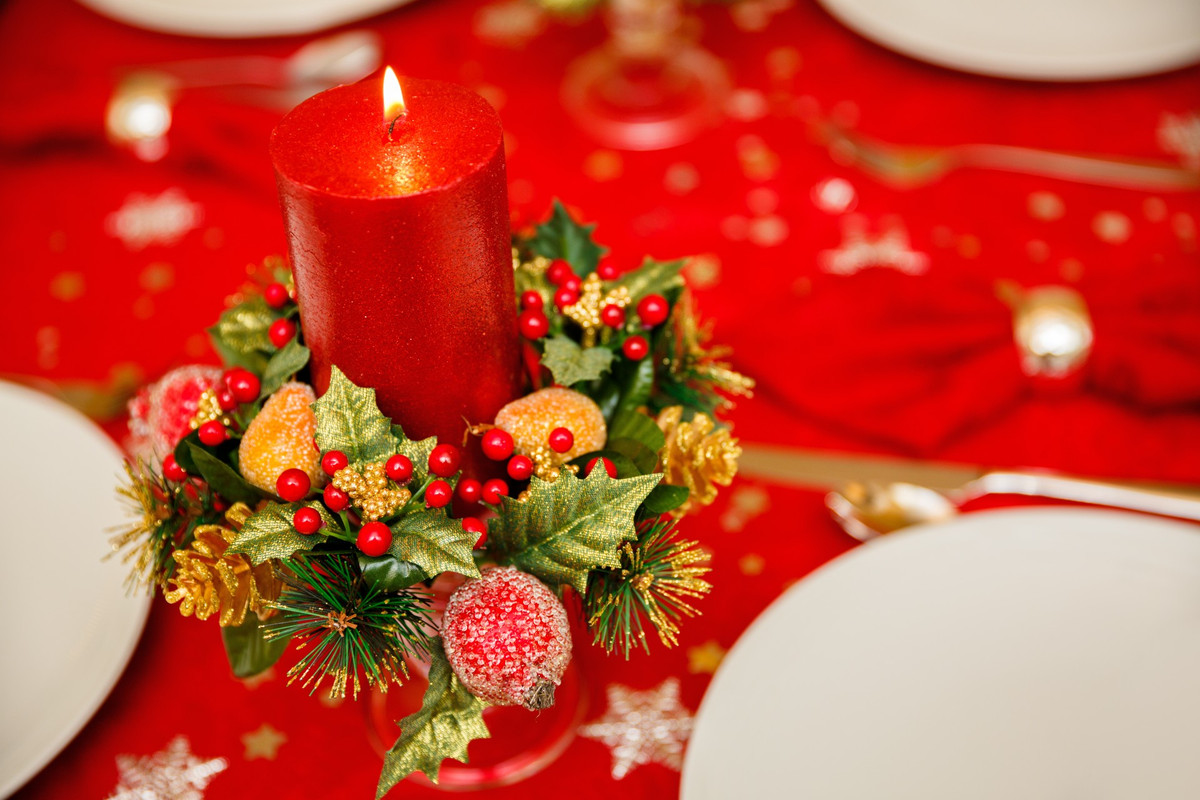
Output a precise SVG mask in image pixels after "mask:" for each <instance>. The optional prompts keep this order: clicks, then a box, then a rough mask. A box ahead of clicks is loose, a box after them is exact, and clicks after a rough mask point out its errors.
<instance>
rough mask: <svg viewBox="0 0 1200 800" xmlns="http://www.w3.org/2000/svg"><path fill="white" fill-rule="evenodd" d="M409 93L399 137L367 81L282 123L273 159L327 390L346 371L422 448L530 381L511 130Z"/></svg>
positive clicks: (425, 85) (479, 113) (455, 102)
mask: <svg viewBox="0 0 1200 800" xmlns="http://www.w3.org/2000/svg"><path fill="white" fill-rule="evenodd" d="M401 84H402V86H403V89H404V93H405V99H406V101H407V106H408V111H407V113H406V114H405V115H404V116H403V117H402V118H401V119H400V120H399V121H398V122H397V123H396V126H395V129H394V131H393V132H392V134H391V135H389V134H388V131H387V125H386V123H385V121H384V119H383V109H382V96H381V88H380V81H379V80H378V79H377V78H370V79H367V80H365V81H363V82H361V83H357V84H354V85H351V86H341V87H338V88H336V89H331V90H329V91H327V92H323V93H321V94H319V95H317V96H315V97H313V98H311V99H309V100H307V101H305V102H304V103H302V104H301V105H300V106H298V107H297V108H296V109H294V110H293V111H292V112H291V113H289V114H288V115H287V116H286V117H284V119H283V120H282V121H281V122H280V123H279V125H278V126H277V127H276V129H275V132H274V133H273V135H272V137H271V158H272V161H273V163H274V166H275V172H276V177H277V181H278V184H279V195H280V201H281V203H282V206H283V215H284V223H285V225H286V228H287V235H288V243H289V248H290V251H291V258H292V264H293V266H294V268H295V274H296V293H297V300H298V302H299V304H300V310H301V313H302V315H303V323H304V337H305V342H306V343H307V345H308V346H309V347H310V348H311V349H312V365H313V374H314V382H315V384H316V389H317V392H318V393H319V394H320V393H323V392H324V391H325V388H326V386H327V385H328V381H329V373H330V368H331V367H332V366H333V365H335V364H336V365H337V366H338V368H340V369H341V370H342V371H343V372H345V373H346V375H347V377H349V378H350V379H351V380H352V381H354V382H355V383H357V384H359V385H362V386H370V387H373V388H374V389H375V390H376V399H377V401H378V403H379V407H380V409H381V410H382V411H383V413H385V414H387V415H388V416H390V417H391V418H392V419H393V421H394V422H396V423H398V424H400V425H401V426H403V428H404V430H405V433H406V434H408V435H409V436H410V437H421V438H423V437H426V436H432V435H436V436H438V437H439V438H441V439H443V440H445V441H449V442H453V443H456V444H457V443H459V442H460V441H461V437H462V433H463V430H464V422H463V420H464V418H465V419H466V420H469V421H470V422H472V423H478V422H490V421H491V420H492V418H493V417H494V415H495V413H496V411H498V410H499V409H500V407H501V406H503V405H504V404H505V403H506V402H508V401H509V400H511V399H512V398H513V397H514V396H516V394H517V392H518V385H519V384H518V362H519V339H518V336H517V325H516V311H515V307H514V302H513V278H512V261H511V254H510V234H509V223H508V201H507V192H506V182H505V181H506V179H505V172H504V147H503V143H502V139H501V127H500V120H499V117H498V116H497V115H496V112H495V111H494V110H493V109H492V108H491V106H489V105H488V104H487V103H486V102H485V101H484V100H483V99H482V98H480V97H479V96H478V95H476V94H474V93H472V92H470V91H468V90H467V89H464V88H462V87H459V86H455V85H452V84H448V83H442V82H438V81H423V80H416V79H404V78H402V79H401ZM471 460H472V461H474V462H475V463H478V462H479V461H480V460H481V459H479V458H478V457H476V458H474V459H471ZM472 471H474V470H472Z"/></svg>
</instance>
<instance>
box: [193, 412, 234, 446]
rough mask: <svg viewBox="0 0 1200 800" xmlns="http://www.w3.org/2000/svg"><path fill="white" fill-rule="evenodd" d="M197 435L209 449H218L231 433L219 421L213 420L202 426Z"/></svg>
mask: <svg viewBox="0 0 1200 800" xmlns="http://www.w3.org/2000/svg"><path fill="white" fill-rule="evenodd" d="M196 435H198V436H199V437H200V441H201V442H203V443H204V444H206V445H208V446H209V447H216V446H217V445H219V444H220V443H221V442H223V441H225V438H226V437H227V436H228V435H229V431H227V430H225V426H224V425H222V424H221V423H220V422H219V421H218V420H215V419H211V420H209V421H208V422H206V423H204V424H203V425H201V426H200V429H199V430H197V431H196Z"/></svg>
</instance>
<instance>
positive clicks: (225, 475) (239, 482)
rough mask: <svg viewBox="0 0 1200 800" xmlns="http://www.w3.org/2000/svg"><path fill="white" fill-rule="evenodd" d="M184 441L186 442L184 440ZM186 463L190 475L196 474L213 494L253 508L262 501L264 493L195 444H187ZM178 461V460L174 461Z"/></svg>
mask: <svg viewBox="0 0 1200 800" xmlns="http://www.w3.org/2000/svg"><path fill="white" fill-rule="evenodd" d="M184 441H187V440H186V439H185V440H184ZM187 451H188V463H189V465H190V467H191V469H188V467H184V469H187V470H188V471H189V472H191V473H192V474H196V473H197V472H198V473H199V474H200V477H201V478H204V480H205V481H207V482H208V485H209V486H210V487H211V488H212V490H213V491H214V492H216V493H217V494H219V495H221V496H222V497H224V498H225V499H226V500H232V501H233V502H235V503H245V504H247V505H249V506H253V505H254V504H255V503H257V502H258V501H259V500H262V499H263V496H264V494H265V493H264V492H263V491H262V490H260V489H259V488H258V487H256V486H253V485H252V484H251V483H250V482H249V481H247V480H246V479H245V478H243V477H242V476H241V474H240V473H239V472H238V471H237V470H235V469H234V468H233V467H231V466H229V465H228V464H226V463H225V462H224V461H222V460H221V459H219V458H217V457H216V456H214V455H213V454H212V453H210V452H208V451H207V450H205V449H204V448H203V447H201V446H200V445H199V444H197V443H195V442H187ZM176 460H178V459H176Z"/></svg>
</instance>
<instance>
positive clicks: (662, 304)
mask: <svg viewBox="0 0 1200 800" xmlns="http://www.w3.org/2000/svg"><path fill="white" fill-rule="evenodd" d="M637 313H638V319H640V320H641V321H642V324H643V325H645V326H647V327H650V328H653V327H654V326H655V325H661V324H662V323H664V322H666V320H667V314H669V313H671V307H670V306H669V305H667V298H665V297H663V296H662V295H661V294H648V295H646V296H645V297H643V298H642V299H641V301H640V302H639V303H638V304H637Z"/></svg>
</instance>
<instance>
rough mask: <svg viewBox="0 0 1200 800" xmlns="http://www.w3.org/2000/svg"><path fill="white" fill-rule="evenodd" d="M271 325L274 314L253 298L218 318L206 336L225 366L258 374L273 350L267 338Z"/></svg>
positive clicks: (262, 302)
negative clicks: (240, 368)
mask: <svg viewBox="0 0 1200 800" xmlns="http://www.w3.org/2000/svg"><path fill="white" fill-rule="evenodd" d="M274 321H275V313H274V312H273V311H271V307H270V306H268V305H267V301H266V300H264V299H263V298H262V296H261V295H255V296H254V297H251V298H250V299H249V300H246V301H245V302H244V303H239V304H237V305H236V306H234V307H233V308H230V309H227V310H226V311H225V313H223V314H221V316H220V317H219V318H218V319H217V324H216V325H213V326H212V327H211V328H209V329H208V335H209V338H210V339H212V343H213V347H214V348H215V349H216V351H217V352H218V353H219V354H220V355H221V359H222V360H223V361H224V362H225V363H226V364H229V365H230V366H237V367H245V368H246V369H248V370H250V371H252V372H255V373H260V374H261V373H262V371H263V370H264V369H266V367H267V359H268V358H269V356H270V354H271V353H272V352H273V351H274V350H275V345H273V344H271V337H270V336H268V335H267V330H268V329H269V328H270V327H271V323H272V322H274Z"/></svg>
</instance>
